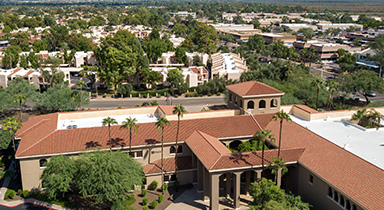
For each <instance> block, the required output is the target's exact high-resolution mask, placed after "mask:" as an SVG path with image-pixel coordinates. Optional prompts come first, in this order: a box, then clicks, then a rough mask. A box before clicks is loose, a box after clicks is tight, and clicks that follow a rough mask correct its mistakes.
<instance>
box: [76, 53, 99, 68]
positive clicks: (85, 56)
mask: <svg viewBox="0 0 384 210" xmlns="http://www.w3.org/2000/svg"><path fill="white" fill-rule="evenodd" d="M73 57H74V58H73V65H74V66H75V67H76V68H79V67H81V66H82V65H85V66H89V65H90V66H95V65H99V61H97V60H96V58H95V55H94V53H93V52H92V51H88V52H84V51H79V52H76V53H75V55H74V56H73Z"/></svg>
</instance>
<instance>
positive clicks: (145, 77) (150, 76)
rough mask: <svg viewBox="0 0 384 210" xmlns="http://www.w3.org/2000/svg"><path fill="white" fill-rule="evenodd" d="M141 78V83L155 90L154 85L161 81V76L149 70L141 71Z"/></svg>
mask: <svg viewBox="0 0 384 210" xmlns="http://www.w3.org/2000/svg"><path fill="white" fill-rule="evenodd" d="M141 76H142V78H141V80H142V82H143V83H145V84H149V85H150V86H151V89H156V83H157V82H160V81H161V79H162V75H161V74H160V73H159V72H156V71H152V70H151V69H149V68H144V69H142V72H141Z"/></svg>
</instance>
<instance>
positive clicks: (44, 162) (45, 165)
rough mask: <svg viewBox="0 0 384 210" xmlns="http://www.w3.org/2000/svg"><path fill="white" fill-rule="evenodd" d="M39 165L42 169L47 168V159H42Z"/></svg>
mask: <svg viewBox="0 0 384 210" xmlns="http://www.w3.org/2000/svg"><path fill="white" fill-rule="evenodd" d="M39 164H40V168H45V167H47V159H40V161H39Z"/></svg>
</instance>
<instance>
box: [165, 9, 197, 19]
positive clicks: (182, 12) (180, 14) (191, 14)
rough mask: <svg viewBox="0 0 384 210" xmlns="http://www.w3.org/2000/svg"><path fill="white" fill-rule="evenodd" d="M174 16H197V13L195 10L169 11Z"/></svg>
mask: <svg viewBox="0 0 384 210" xmlns="http://www.w3.org/2000/svg"><path fill="white" fill-rule="evenodd" d="M169 14H170V15H171V16H172V17H175V16H179V17H182V18H186V17H188V16H189V15H190V16H192V17H193V18H196V13H195V12H187V11H178V12H171V13H169Z"/></svg>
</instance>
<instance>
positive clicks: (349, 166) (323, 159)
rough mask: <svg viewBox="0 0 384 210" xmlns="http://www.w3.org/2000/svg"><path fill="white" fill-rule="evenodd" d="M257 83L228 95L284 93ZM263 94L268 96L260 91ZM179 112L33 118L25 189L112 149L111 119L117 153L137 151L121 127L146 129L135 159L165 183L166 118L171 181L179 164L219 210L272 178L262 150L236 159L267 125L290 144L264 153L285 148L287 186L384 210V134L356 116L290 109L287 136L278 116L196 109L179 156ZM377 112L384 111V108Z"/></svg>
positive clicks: (185, 123) (326, 202) (326, 204)
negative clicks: (90, 154) (107, 122)
mask: <svg viewBox="0 0 384 210" xmlns="http://www.w3.org/2000/svg"><path fill="white" fill-rule="evenodd" d="M249 84H251V83H242V84H238V85H239V86H229V87H228V89H229V90H232V92H236V93H239V94H238V95H247V93H250V95H251V96H252V97H254V96H255V97H262V95H266V96H268V95H270V94H274V93H275V91H276V90H274V89H270V88H268V87H267V86H266V85H262V84H260V83H253V84H254V85H252V86H250V85H249ZM255 84H256V85H255ZM242 85H243V86H242ZM261 88H264V90H266V92H263V91H262V92H261V93H260V94H259V92H258V91H260V89H261ZM244 90H245V91H244ZM272 90H273V92H272ZM239 91H241V92H239ZM243 91H244V92H245V93H246V94H243V93H244V92H243ZM270 91H271V92H270ZM279 94H281V92H280V93H279ZM254 109H259V107H254ZM172 110H173V107H171V106H155V107H141V108H126V109H114V110H98V111H82V112H62V113H53V114H47V115H41V116H35V117H31V118H30V119H29V120H28V121H27V122H25V123H23V127H22V128H21V129H19V130H18V131H17V133H16V138H17V139H20V144H19V146H18V148H17V152H16V159H17V160H18V161H19V163H20V164H19V165H20V171H21V179H22V186H23V189H28V190H30V189H41V187H42V186H41V183H40V175H41V173H42V172H43V170H44V167H45V163H46V162H47V161H49V159H50V158H51V157H52V156H55V155H59V154H62V155H67V156H71V157H75V156H77V155H78V154H79V153H81V152H84V151H91V150H93V149H95V148H99V149H101V150H108V149H109V144H108V139H109V138H108V128H107V127H101V121H102V119H103V118H105V117H108V116H110V117H113V118H115V119H116V120H117V122H118V123H119V125H116V126H111V135H112V136H111V137H112V138H113V139H119V141H116V142H115V143H114V145H113V147H112V150H113V151H115V150H122V152H128V151H129V150H128V147H127V146H126V145H128V144H127V142H128V141H129V132H127V131H124V130H121V129H120V124H121V122H122V121H123V120H124V119H125V118H127V117H133V118H136V119H137V121H138V123H139V125H140V127H139V130H138V133H133V134H132V153H130V154H129V155H131V156H132V157H133V158H134V159H136V160H137V161H139V162H140V163H142V164H143V165H144V171H145V174H146V177H147V181H146V184H147V185H148V184H150V183H151V182H152V181H153V180H156V181H158V182H160V181H161V179H162V177H161V173H160V172H161V170H160V158H161V157H160V155H161V154H160V146H161V144H160V143H161V132H159V131H158V130H157V128H156V126H155V125H154V123H155V121H156V120H157V118H159V117H161V116H165V117H166V118H167V119H168V120H169V121H170V126H167V127H166V128H165V130H164V134H165V135H164V137H165V138H164V158H165V159H164V169H165V176H164V180H165V182H166V183H169V184H172V183H173V182H174V168H175V164H177V165H178V169H179V172H178V174H179V182H180V184H182V185H183V184H194V186H195V188H196V189H197V190H198V191H199V192H201V194H202V196H203V199H205V200H209V203H210V204H209V205H210V209H213V210H216V209H218V208H219V206H218V205H219V199H226V200H227V203H231V204H230V205H232V207H233V208H238V207H239V200H240V194H246V193H247V192H249V185H250V183H251V182H253V181H258V180H260V178H261V177H262V176H263V175H262V173H261V172H262V159H261V152H260V151H253V152H240V153H232V152H231V151H230V150H229V149H228V148H227V147H226V145H228V146H229V148H232V149H236V148H237V146H238V145H239V144H240V143H241V142H244V141H247V140H249V139H250V138H251V137H252V136H253V135H254V134H255V133H256V132H257V131H261V130H262V129H267V130H271V132H272V134H274V136H275V138H276V139H280V137H281V142H275V143H274V142H271V141H269V140H267V144H268V145H269V148H270V149H269V150H266V151H265V156H264V157H265V162H266V163H271V161H272V158H273V157H276V155H277V149H276V148H277V145H279V143H281V148H280V149H281V154H280V157H281V158H282V159H283V160H284V161H286V164H287V167H288V168H289V173H288V174H287V175H285V176H283V177H281V174H280V170H279V171H278V179H277V184H278V185H281V186H282V187H283V188H284V189H287V190H291V191H293V192H294V193H296V194H299V195H301V196H302V199H303V200H304V201H306V202H309V203H310V204H311V205H313V209H332V210H333V209H336V210H338V209H340V210H345V209H347V210H363V209H369V210H382V209H384V202H382V198H383V197H384V182H383V180H384V170H383V167H384V165H383V164H382V163H383V161H384V160H383V158H382V155H381V149H382V148H381V147H382V146H380V144H381V143H380V142H381V140H382V136H383V135H384V130H382V129H379V130H376V129H374V130H369V131H368V130H362V129H360V128H357V127H356V126H353V125H351V124H348V123H346V122H345V121H343V119H347V118H350V117H351V115H352V114H353V113H354V112H355V111H353V110H341V111H331V112H317V111H315V110H313V109H311V108H309V107H306V106H304V105H289V106H280V109H278V108H276V111H279V110H284V111H286V112H288V113H290V115H291V117H292V118H293V122H286V121H283V123H282V130H281V133H280V122H279V121H274V120H271V117H273V116H274V113H264V114H255V115H253V114H252V115H239V114H240V112H241V110H240V109H239V108H236V109H235V110H220V111H210V112H198V113H187V114H184V117H183V118H182V120H181V121H180V135H179V145H180V147H179V149H178V150H177V151H176V148H175V136H176V131H177V124H178V123H177V115H174V114H173V113H172ZM376 110H377V111H379V112H381V113H384V108H376ZM280 134H281V136H279V135H280ZM367 139H369V141H367ZM346 144H347V145H346ZM367 145H368V146H367ZM176 152H177V153H178V161H177V162H175V158H174V155H175V154H176Z"/></svg>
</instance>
